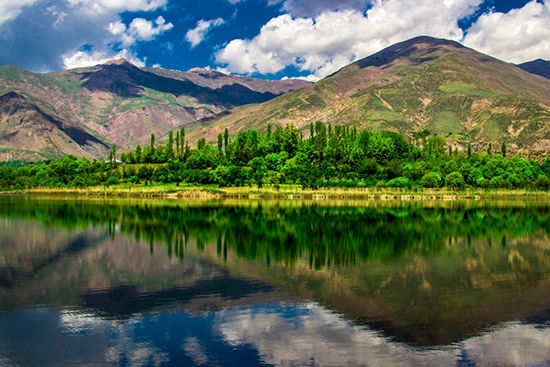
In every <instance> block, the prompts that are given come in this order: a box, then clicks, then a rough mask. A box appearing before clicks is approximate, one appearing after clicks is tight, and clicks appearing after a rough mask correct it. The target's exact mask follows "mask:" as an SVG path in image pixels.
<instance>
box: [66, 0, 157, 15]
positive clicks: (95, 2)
mask: <svg viewBox="0 0 550 367" xmlns="http://www.w3.org/2000/svg"><path fill="white" fill-rule="evenodd" d="M167 1H168V0H67V2H68V3H69V4H70V5H72V6H78V7H79V8H81V9H84V10H86V11H88V12H93V13H104V12H109V11H118V12H120V11H151V10H155V9H158V8H160V7H164V6H166V3H167Z"/></svg>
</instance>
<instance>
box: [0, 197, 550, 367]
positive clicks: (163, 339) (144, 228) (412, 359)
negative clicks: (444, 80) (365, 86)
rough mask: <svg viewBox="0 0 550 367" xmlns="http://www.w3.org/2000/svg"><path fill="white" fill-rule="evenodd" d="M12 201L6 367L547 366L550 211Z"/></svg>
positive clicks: (537, 207) (475, 206)
mask: <svg viewBox="0 0 550 367" xmlns="http://www.w3.org/2000/svg"><path fill="white" fill-rule="evenodd" d="M335 204H336V205H332V206H323V205H322V203H319V202H317V203H315V202H300V201H278V202H265V201H264V202H258V201H244V202H239V201H234V202H230V201H224V202H206V203H205V202H202V203H193V202H187V203H181V202H169V201H155V200H148V201H145V200H100V199H82V200H74V199H72V200H71V199H64V198H41V197H34V198H32V197H0V366H75V365H85V366H104V365H113V366H181V365H197V366H217V365H220V366H222V365H223V366H231V365H238V366H245V365H329V366H331V365H368V366H447V365H448V366H508V365H512V366H515V365H525V366H550V240H549V235H550V206H549V205H548V203H541V202H522V201H516V202H451V203H449V202H447V203H440V204H437V203H430V202H405V203H403V202H402V203H391V202H342V203H335Z"/></svg>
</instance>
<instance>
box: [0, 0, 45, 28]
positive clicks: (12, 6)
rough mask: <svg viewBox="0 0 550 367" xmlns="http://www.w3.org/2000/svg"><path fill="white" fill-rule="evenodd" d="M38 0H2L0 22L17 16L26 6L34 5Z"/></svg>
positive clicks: (0, 2) (0, 3)
mask: <svg viewBox="0 0 550 367" xmlns="http://www.w3.org/2000/svg"><path fill="white" fill-rule="evenodd" d="M37 1H38V0H18V1H12V0H1V1H0V24H2V23H4V22H5V21H8V20H10V19H14V18H16V17H17V16H18V15H19V14H20V13H21V11H22V9H23V8H24V7H26V6H29V5H32V4H34V3H35V2H37Z"/></svg>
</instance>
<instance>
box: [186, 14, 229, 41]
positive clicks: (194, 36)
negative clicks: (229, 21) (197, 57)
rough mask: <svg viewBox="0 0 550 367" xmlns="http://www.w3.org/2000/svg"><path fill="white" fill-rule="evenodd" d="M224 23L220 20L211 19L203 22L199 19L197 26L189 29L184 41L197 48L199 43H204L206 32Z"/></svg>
mask: <svg viewBox="0 0 550 367" xmlns="http://www.w3.org/2000/svg"><path fill="white" fill-rule="evenodd" d="M224 23H225V21H224V20H223V19H222V18H217V19H212V20H204V19H201V20H199V21H198V22H197V25H196V26H195V28H193V29H190V30H189V31H188V32H187V33H186V34H185V39H186V40H187V41H188V42H189V43H190V44H191V47H192V48H193V47H195V46H197V45H198V44H199V43H201V42H202V41H204V39H205V38H206V36H207V35H208V32H209V31H210V30H211V29H212V28H216V27H219V26H221V25H222V24H224Z"/></svg>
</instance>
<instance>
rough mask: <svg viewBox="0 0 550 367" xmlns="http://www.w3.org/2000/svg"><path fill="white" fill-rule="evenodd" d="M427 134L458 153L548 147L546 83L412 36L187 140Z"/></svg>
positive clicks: (198, 128) (200, 128)
mask: <svg viewBox="0 0 550 367" xmlns="http://www.w3.org/2000/svg"><path fill="white" fill-rule="evenodd" d="M317 120H321V121H324V122H330V123H332V124H349V125H354V126H357V127H358V128H359V129H370V130H379V129H388V130H394V131H398V132H401V133H404V134H411V133H413V132H419V131H422V130H425V129H427V130H429V131H430V132H431V133H433V134H438V135H441V136H444V137H446V138H447V139H448V140H449V141H450V142H451V143H453V144H454V145H456V146H458V147H459V149H462V148H463V147H464V146H465V145H466V144H467V143H472V144H473V145H474V148H477V149H481V148H482V147H484V146H485V145H487V144H488V143H490V142H492V143H500V142H502V141H506V142H507V143H508V146H509V148H510V149H524V148H529V149H531V150H545V149H548V148H550V124H549V122H550V81H547V80H545V79H543V78H540V77H538V76H534V75H532V74H530V73H528V72H526V71H524V70H521V69H520V68H518V67H517V66H515V65H512V64H508V63H505V62H502V61H500V60H498V59H495V58H492V57H490V56H487V55H485V54H482V53H479V52H477V51H475V50H472V49H469V48H466V47H464V46H462V45H461V44H459V43H457V42H453V41H448V40H443V39H436V38H431V37H417V38H414V39H411V40H408V41H405V42H401V43H398V44H395V45H393V46H391V47H388V48H386V49H384V50H382V51H380V52H378V53H376V54H374V55H372V56H369V57H367V58H365V59H362V60H360V61H357V62H355V63H353V64H351V65H348V66H346V67H344V68H342V69H341V70H340V71H338V72H337V73H335V74H333V75H331V76H329V77H327V78H325V79H323V80H321V81H319V82H317V83H315V84H313V85H310V86H308V87H306V88H303V89H300V90H296V91H293V92H290V93H287V94H285V95H283V96H280V97H277V98H275V99H272V100H270V101H267V102H265V103H261V104H258V105H252V106H243V107H238V108H236V109H234V110H233V111H232V113H230V114H225V115H223V116H219V117H217V118H214V119H205V120H202V121H199V122H197V123H196V124H194V130H193V131H192V133H191V136H190V137H191V139H197V138H199V137H202V136H206V137H207V139H208V140H211V141H213V140H214V139H215V137H216V135H217V134H218V133H220V132H222V131H223V130H224V129H225V128H228V129H229V131H230V133H232V134H235V133H236V132H237V131H240V130H243V129H250V128H255V129H260V130H263V129H265V128H266V125H267V124H268V123H271V124H273V125H278V126H284V125H286V124H289V123H293V124H295V125H296V126H297V127H298V128H299V129H301V130H302V131H303V132H304V135H305V136H307V135H309V134H308V133H307V131H308V129H309V125H310V123H312V122H315V121H317Z"/></svg>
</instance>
